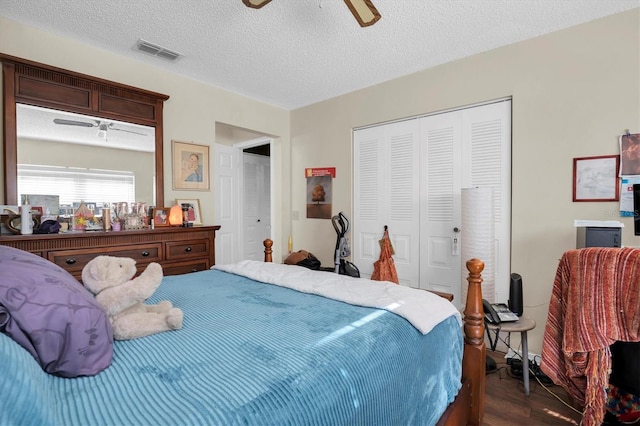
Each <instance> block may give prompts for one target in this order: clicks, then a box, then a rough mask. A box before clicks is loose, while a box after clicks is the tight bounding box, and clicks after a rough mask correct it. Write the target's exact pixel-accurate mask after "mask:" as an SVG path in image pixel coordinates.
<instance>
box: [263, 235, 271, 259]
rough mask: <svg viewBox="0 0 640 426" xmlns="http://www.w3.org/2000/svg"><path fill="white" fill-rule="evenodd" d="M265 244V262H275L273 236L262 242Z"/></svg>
mask: <svg viewBox="0 0 640 426" xmlns="http://www.w3.org/2000/svg"><path fill="white" fill-rule="evenodd" d="M262 244H263V245H264V261H265V262H273V256H272V254H273V250H271V247H272V246H273V240H272V239H271V238H267V239H266V240H264V241H263V242H262Z"/></svg>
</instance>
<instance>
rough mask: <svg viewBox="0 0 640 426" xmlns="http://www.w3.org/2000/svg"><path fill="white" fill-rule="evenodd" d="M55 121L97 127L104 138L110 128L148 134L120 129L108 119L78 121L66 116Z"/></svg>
mask: <svg viewBox="0 0 640 426" xmlns="http://www.w3.org/2000/svg"><path fill="white" fill-rule="evenodd" d="M53 122H54V123H55V124H62V125H65V126H79V127H97V128H98V137H101V138H104V139H106V138H107V132H108V131H110V130H113V131H116V132H126V133H133V134H134V135H140V136H148V135H147V134H145V133H140V132H136V131H133V130H127V129H119V128H117V127H115V124H114V123H108V122H106V121H100V120H92V121H91V122H87V121H78V120H66V119H64V118H54V119H53Z"/></svg>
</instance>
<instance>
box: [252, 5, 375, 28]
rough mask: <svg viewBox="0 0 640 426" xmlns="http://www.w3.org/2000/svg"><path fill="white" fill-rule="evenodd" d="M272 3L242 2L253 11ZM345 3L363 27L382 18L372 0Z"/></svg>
mask: <svg viewBox="0 0 640 426" xmlns="http://www.w3.org/2000/svg"><path fill="white" fill-rule="evenodd" d="M270 1H271V0H242V2H243V3H244V4H245V5H246V6H248V7H250V8H253V9H260V8H261V7H262V6H264V5H266V4H267V3H269V2H270ZM344 2H345V3H346V4H347V6H348V7H349V10H350V11H351V13H353V16H354V17H355V18H356V21H358V24H360V26H361V27H368V26H369V25H373V24H375V23H376V22H378V20H379V19H380V18H381V15H380V13H379V12H378V9H376V7H375V6H374V5H373V3H372V2H371V0H344Z"/></svg>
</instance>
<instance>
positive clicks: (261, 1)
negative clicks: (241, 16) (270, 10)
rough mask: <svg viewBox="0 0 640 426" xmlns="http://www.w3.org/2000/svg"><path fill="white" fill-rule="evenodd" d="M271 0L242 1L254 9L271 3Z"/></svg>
mask: <svg viewBox="0 0 640 426" xmlns="http://www.w3.org/2000/svg"><path fill="white" fill-rule="evenodd" d="M270 1H271V0H242V3H244V4H245V6H247V7H250V8H252V9H260V8H261V7H262V6H264V5H266V4H267V3H269V2H270Z"/></svg>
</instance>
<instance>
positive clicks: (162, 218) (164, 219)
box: [151, 207, 171, 228]
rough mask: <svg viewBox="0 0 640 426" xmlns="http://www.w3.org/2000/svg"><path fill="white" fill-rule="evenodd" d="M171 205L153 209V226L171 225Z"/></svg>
mask: <svg viewBox="0 0 640 426" xmlns="http://www.w3.org/2000/svg"><path fill="white" fill-rule="evenodd" d="M170 210H171V208H170V207H157V208H155V209H153V212H152V213H151V214H152V215H153V227H154V228H159V227H162V226H170V223H169V211H170Z"/></svg>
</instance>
